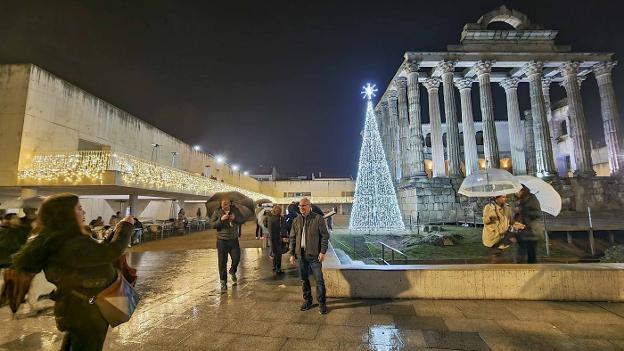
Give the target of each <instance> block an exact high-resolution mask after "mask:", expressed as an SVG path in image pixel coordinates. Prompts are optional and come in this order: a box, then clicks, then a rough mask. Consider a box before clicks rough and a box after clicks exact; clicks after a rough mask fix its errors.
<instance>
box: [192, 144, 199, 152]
mask: <svg viewBox="0 0 624 351" xmlns="http://www.w3.org/2000/svg"><path fill="white" fill-rule="evenodd" d="M193 150H195V151H198V152H199V151H201V146H199V145H195V146H193Z"/></svg>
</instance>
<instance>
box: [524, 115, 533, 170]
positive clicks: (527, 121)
mask: <svg viewBox="0 0 624 351" xmlns="http://www.w3.org/2000/svg"><path fill="white" fill-rule="evenodd" d="M524 140H525V142H526V154H525V155H526V169H527V173H528V174H529V175H533V176H534V175H535V136H534V135H533V116H532V115H531V110H528V111H524Z"/></svg>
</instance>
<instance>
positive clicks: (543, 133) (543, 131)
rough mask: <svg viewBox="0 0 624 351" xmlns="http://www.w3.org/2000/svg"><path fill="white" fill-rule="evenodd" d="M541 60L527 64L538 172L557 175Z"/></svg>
mask: <svg viewBox="0 0 624 351" xmlns="http://www.w3.org/2000/svg"><path fill="white" fill-rule="evenodd" d="M543 67H544V66H543V64H542V63H541V62H536V61H533V62H529V63H528V64H527V65H526V75H527V77H528V78H529V92H530V95H531V116H532V117H533V135H534V139H535V140H534V142H535V162H536V167H537V168H536V174H537V175H538V176H540V177H552V176H556V174H557V172H556V171H555V162H554V161H553V152H552V144H551V143H550V140H549V139H550V130H549V129H550V128H548V117H547V116H546V106H545V103H544V92H543V91H542V68H543Z"/></svg>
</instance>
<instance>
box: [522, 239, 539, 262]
mask: <svg viewBox="0 0 624 351" xmlns="http://www.w3.org/2000/svg"><path fill="white" fill-rule="evenodd" d="M518 256H520V259H519V262H521V263H524V259H525V257H526V263H537V241H519V242H518Z"/></svg>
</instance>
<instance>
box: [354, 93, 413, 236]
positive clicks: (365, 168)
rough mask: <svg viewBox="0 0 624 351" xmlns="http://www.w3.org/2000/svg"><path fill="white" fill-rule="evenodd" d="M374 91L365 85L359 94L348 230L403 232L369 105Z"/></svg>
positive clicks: (384, 157)
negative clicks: (362, 112)
mask: <svg viewBox="0 0 624 351" xmlns="http://www.w3.org/2000/svg"><path fill="white" fill-rule="evenodd" d="M375 91H376V90H375V86H374V85H373V86H371V85H370V84H368V85H367V86H365V87H364V91H363V92H362V94H364V95H365V98H368V101H367V106H366V119H365V121H364V132H363V133H362V136H363V140H362V149H361V150H360V163H359V165H358V175H357V181H356V183H355V195H354V198H353V208H352V210H351V219H350V221H349V229H351V230H402V229H405V225H404V224H403V219H402V218H401V210H400V209H399V204H398V202H397V197H396V193H395V191H394V186H393V185H392V179H391V176H390V169H389V168H388V163H387V162H386V156H385V154H384V150H383V147H382V145H381V137H380V136H379V130H378V129H377V123H376V121H375V120H376V117H375V112H374V110H373V102H372V101H371V98H372V96H374V94H375Z"/></svg>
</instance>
